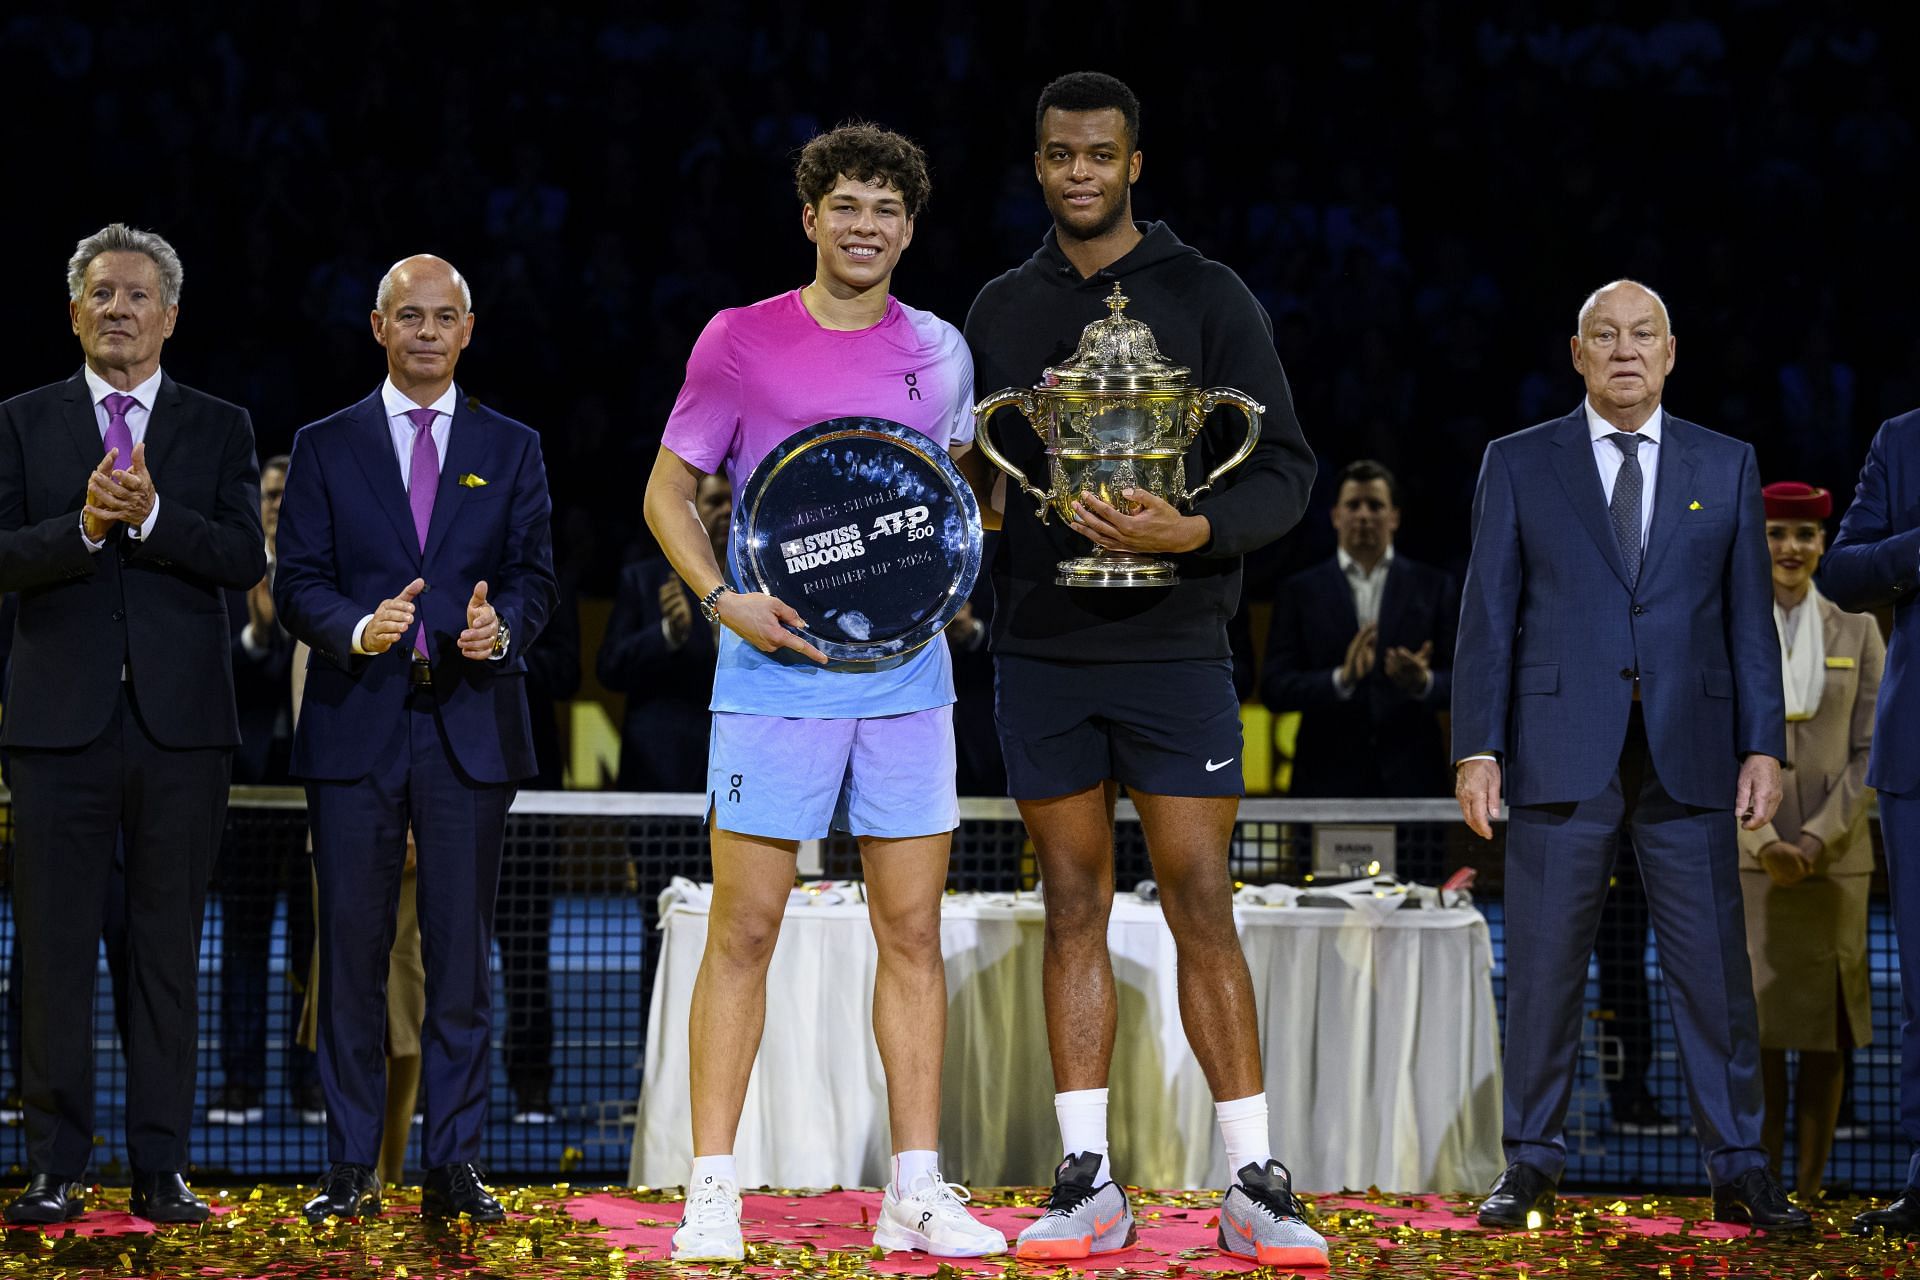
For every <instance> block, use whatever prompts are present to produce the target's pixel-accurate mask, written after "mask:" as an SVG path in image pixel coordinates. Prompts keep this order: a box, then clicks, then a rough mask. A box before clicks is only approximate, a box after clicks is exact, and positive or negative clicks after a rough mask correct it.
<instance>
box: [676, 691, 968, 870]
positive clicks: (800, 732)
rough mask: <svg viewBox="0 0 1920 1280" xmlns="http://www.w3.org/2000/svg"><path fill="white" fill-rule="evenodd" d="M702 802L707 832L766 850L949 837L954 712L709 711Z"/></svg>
mask: <svg viewBox="0 0 1920 1280" xmlns="http://www.w3.org/2000/svg"><path fill="white" fill-rule="evenodd" d="M707 800H708V804H709V806H710V808H711V812H712V814H713V825H714V826H715V827H716V828H718V829H720V830H723V831H737V832H739V833H740V834H741V835H749V836H766V837H769V838H771V839H775V840H817V839H821V838H823V837H825V836H826V835H828V834H829V833H830V832H831V831H835V830H838V831H848V832H851V833H853V834H854V835H856V836H881V837H884V838H890V839H901V838H904V837H908V836H928V835H935V834H937V833H939V832H943V831H951V830H953V829H954V828H955V827H957V826H959V825H960V801H959V798H958V794H957V792H956V790H955V784H954V755H953V708H952V707H951V706H944V707H932V708H929V709H928V710H926V711H910V712H908V713H906V714H905V715H897V716H875V717H871V718H860V719H835V720H819V719H802V718H798V717H785V716H758V715H746V714H742V713H740V712H733V711H716V712H714V713H713V736H712V738H711V739H710V740H709V743H708V747H707Z"/></svg>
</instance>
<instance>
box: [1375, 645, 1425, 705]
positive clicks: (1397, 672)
mask: <svg viewBox="0 0 1920 1280" xmlns="http://www.w3.org/2000/svg"><path fill="white" fill-rule="evenodd" d="M1386 663H1387V679H1389V680H1391V681H1393V682H1394V683H1395V684H1396V685H1399V686H1400V689H1401V691H1402V692H1404V693H1406V694H1407V695H1408V696H1409V697H1414V698H1417V697H1419V696H1420V695H1421V694H1422V693H1424V692H1425V691H1426V688H1427V677H1428V676H1429V674H1431V671H1432V665H1433V641H1431V640H1429V641H1427V642H1426V643H1425V644H1423V645H1421V646H1420V648H1419V649H1418V650H1412V649H1408V648H1406V647H1405V646H1404V645H1395V646H1393V648H1391V649H1389V650H1387V656H1386Z"/></svg>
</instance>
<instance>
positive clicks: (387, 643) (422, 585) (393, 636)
mask: <svg viewBox="0 0 1920 1280" xmlns="http://www.w3.org/2000/svg"><path fill="white" fill-rule="evenodd" d="M426 589H427V583H426V579H424V578H415V579H414V580H413V581H412V582H409V583H408V584H407V585H406V586H404V587H402V588H401V589H400V594H399V595H397V596H393V597H391V598H389V599H386V600H382V601H381V602H380V604H379V607H378V608H376V609H375V610H374V611H373V617H372V618H371V619H369V620H368V622H367V628H366V630H365V631H363V632H361V634H360V647H361V648H362V649H365V650H366V651H367V652H368V653H385V652H386V651H387V650H389V649H391V648H393V646H394V645H396V644H398V643H399V641H400V637H401V636H404V635H405V634H407V631H408V629H410V628H411V627H412V626H413V598H414V597H415V596H417V595H419V594H420V593H421V592H422V591H425V590H426Z"/></svg>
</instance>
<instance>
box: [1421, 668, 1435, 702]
mask: <svg viewBox="0 0 1920 1280" xmlns="http://www.w3.org/2000/svg"><path fill="white" fill-rule="evenodd" d="M1432 692H1433V672H1431V671H1429V672H1427V680H1426V683H1425V684H1423V685H1421V686H1420V697H1421V698H1422V699H1425V698H1426V696H1427V695H1428V694H1430V693H1432Z"/></svg>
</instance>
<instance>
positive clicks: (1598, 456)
mask: <svg viewBox="0 0 1920 1280" xmlns="http://www.w3.org/2000/svg"><path fill="white" fill-rule="evenodd" d="M1585 408H1586V411H1587V434H1588V435H1590V436H1591V437H1592V438H1593V460H1594V462H1595V463H1597V464H1598V465H1599V467H1600V496H1601V497H1603V498H1604V499H1606V502H1607V506H1608V508H1609V509H1611V508H1612V506H1613V482H1614V481H1615V480H1617V479H1619V477H1620V468H1621V467H1623V466H1625V465H1626V462H1627V456H1626V455H1625V454H1623V453H1621V452H1620V446H1619V445H1617V444H1615V443H1614V442H1613V441H1611V440H1609V439H1607V437H1608V436H1610V435H1612V434H1613V433H1614V432H1616V431H1618V430H1620V428H1618V427H1616V426H1614V425H1613V424H1612V423H1611V422H1608V421H1607V420H1606V419H1605V418H1603V417H1601V416H1600V414H1599V413H1598V412H1597V411H1595V409H1594V407H1593V401H1591V400H1588V401H1587V402H1586V404H1585ZM1666 416H1667V411H1666V410H1665V409H1661V408H1658V407H1656V408H1655V409H1654V411H1653V416H1652V417H1651V418H1648V419H1647V422H1646V425H1645V426H1643V427H1641V428H1640V478H1641V479H1640V546H1641V547H1642V549H1644V548H1645V547H1646V545H1647V530H1648V529H1649V528H1650V527H1651V526H1652V524H1653V482H1654V478H1655V477H1656V476H1657V475H1658V474H1659V472H1660V429H1661V427H1663V426H1665V425H1666ZM1649 443H1651V447H1649Z"/></svg>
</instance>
